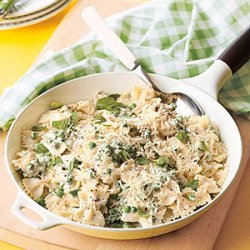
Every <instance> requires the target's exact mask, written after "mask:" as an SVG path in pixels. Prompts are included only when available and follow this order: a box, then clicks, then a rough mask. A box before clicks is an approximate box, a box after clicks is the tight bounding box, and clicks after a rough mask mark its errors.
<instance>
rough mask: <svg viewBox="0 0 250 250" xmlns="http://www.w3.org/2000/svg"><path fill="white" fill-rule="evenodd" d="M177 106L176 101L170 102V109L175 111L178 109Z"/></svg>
mask: <svg viewBox="0 0 250 250" xmlns="http://www.w3.org/2000/svg"><path fill="white" fill-rule="evenodd" d="M176 108H177V105H176V103H174V102H173V103H171V104H170V110H172V111H174V110H176Z"/></svg>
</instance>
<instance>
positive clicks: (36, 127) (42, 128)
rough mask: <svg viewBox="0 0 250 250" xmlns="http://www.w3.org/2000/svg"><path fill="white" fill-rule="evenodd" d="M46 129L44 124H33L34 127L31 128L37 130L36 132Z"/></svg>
mask: <svg viewBox="0 0 250 250" xmlns="http://www.w3.org/2000/svg"><path fill="white" fill-rule="evenodd" d="M44 129H45V127H44V126H33V127H32V128H31V130H32V131H35V132H41V131H43V130H44Z"/></svg>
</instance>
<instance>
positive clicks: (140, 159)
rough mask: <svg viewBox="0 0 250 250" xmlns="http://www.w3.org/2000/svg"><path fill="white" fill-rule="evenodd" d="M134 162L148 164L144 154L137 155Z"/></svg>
mask: <svg viewBox="0 0 250 250" xmlns="http://www.w3.org/2000/svg"><path fill="white" fill-rule="evenodd" d="M136 162H137V163H138V164H139V165H147V164H149V162H150V161H149V160H148V159H147V157H146V156H139V157H138V158H137V159H136Z"/></svg>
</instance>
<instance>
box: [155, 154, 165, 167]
mask: <svg viewBox="0 0 250 250" xmlns="http://www.w3.org/2000/svg"><path fill="white" fill-rule="evenodd" d="M154 163H155V164H156V165H157V166H160V167H163V166H165V165H167V164H168V163H169V158H168V157H167V156H160V157H159V158H158V159H156V160H154Z"/></svg>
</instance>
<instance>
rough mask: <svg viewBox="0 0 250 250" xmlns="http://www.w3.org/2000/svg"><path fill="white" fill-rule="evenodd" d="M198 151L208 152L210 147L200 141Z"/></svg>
mask: <svg viewBox="0 0 250 250" xmlns="http://www.w3.org/2000/svg"><path fill="white" fill-rule="evenodd" d="M198 149H199V150H200V151H202V152H205V151H208V147H207V145H206V144H205V142H204V141H200V143H199V147H198Z"/></svg>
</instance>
